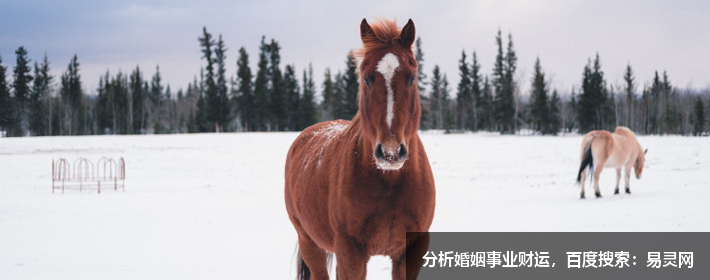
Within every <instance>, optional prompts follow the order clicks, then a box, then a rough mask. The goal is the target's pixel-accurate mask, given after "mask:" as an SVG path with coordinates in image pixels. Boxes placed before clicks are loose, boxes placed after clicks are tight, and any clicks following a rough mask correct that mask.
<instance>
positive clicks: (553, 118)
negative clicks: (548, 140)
mask: <svg viewBox="0 0 710 280" xmlns="http://www.w3.org/2000/svg"><path fill="white" fill-rule="evenodd" d="M549 108H550V114H549V116H550V123H549V126H548V130H547V132H548V134H552V135H557V133H558V132H560V129H562V115H561V114H560V97H559V95H557V90H553V91H552V97H551V98H550V105H549Z"/></svg>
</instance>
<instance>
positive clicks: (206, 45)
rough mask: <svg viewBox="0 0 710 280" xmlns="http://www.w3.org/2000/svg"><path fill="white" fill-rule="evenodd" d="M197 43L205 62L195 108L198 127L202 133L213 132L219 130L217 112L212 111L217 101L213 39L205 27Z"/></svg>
mask: <svg viewBox="0 0 710 280" xmlns="http://www.w3.org/2000/svg"><path fill="white" fill-rule="evenodd" d="M198 41H199V42H200V47H202V58H204V59H205V60H206V61H207V67H206V68H205V76H204V78H203V79H204V87H205V90H204V93H203V94H202V96H201V98H200V101H198V108H197V110H198V113H197V114H198V116H199V119H200V121H201V123H200V124H199V125H200V127H201V129H202V131H205V132H215V131H216V130H217V129H218V128H219V123H218V122H217V119H218V117H217V116H219V111H216V110H214V108H215V106H217V103H218V100H219V97H218V96H217V95H218V92H217V91H218V89H217V84H216V83H215V73H214V62H215V59H214V58H213V48H214V46H215V42H214V39H212V34H210V33H208V32H207V28H206V27H203V28H202V37H199V38H198Z"/></svg>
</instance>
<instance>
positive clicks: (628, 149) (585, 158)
mask: <svg viewBox="0 0 710 280" xmlns="http://www.w3.org/2000/svg"><path fill="white" fill-rule="evenodd" d="M646 152H648V149H646V150H645V151H644V150H643V148H641V144H639V142H638V140H636V136H635V135H634V133H633V131H631V130H630V129H628V128H627V127H623V126H619V127H617V128H616V131H614V133H609V132H608V131H606V130H594V131H590V132H589V133H587V134H586V135H584V138H582V155H581V161H582V163H581V165H580V167H579V173H578V175H577V183H581V184H582V186H581V189H582V191H581V193H580V197H581V198H584V181H585V178H586V177H587V170H589V171H590V173H592V174H594V177H593V178H594V194H595V195H596V196H597V197H601V196H602V195H601V193H600V192H599V175H600V174H601V173H602V169H604V168H614V169H616V189H615V190H614V194H618V193H619V181H620V180H621V168H622V167H623V168H624V172H625V183H626V193H629V194H630V193H631V189H629V176H630V175H631V168H632V167H633V168H634V171H635V173H636V178H637V179H640V178H641V172H643V165H644V161H645V157H646ZM595 166H596V167H597V168H596V170H595V169H594V167H595Z"/></svg>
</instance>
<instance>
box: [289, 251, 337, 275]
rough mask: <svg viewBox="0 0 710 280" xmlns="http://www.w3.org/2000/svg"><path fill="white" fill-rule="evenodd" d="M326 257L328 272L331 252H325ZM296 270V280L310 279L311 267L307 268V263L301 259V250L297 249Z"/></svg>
mask: <svg viewBox="0 0 710 280" xmlns="http://www.w3.org/2000/svg"><path fill="white" fill-rule="evenodd" d="M326 259H327V260H328V264H327V267H328V272H330V268H331V267H332V265H333V253H331V252H327V253H326ZM296 262H298V271H297V272H296V273H297V276H296V279H297V280H310V279H311V269H310V268H308V265H306V262H305V261H303V257H301V250H298V260H296Z"/></svg>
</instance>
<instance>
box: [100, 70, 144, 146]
mask: <svg viewBox="0 0 710 280" xmlns="http://www.w3.org/2000/svg"><path fill="white" fill-rule="evenodd" d="M107 75H108V73H107ZM107 81H108V76H107ZM129 88H130V92H131V101H132V104H131V111H132V116H131V119H132V121H131V125H132V127H133V129H131V132H130V133H135V134H140V133H144V132H145V129H146V122H147V114H148V112H147V107H146V106H147V102H146V101H147V100H146V99H147V98H146V95H147V92H144V91H143V75H142V74H141V70H140V68H139V67H138V66H136V69H135V70H133V72H131V76H130V83H129ZM116 129H118V128H117V127H116V126H115V125H114V133H119V132H118V131H117V130H116Z"/></svg>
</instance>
